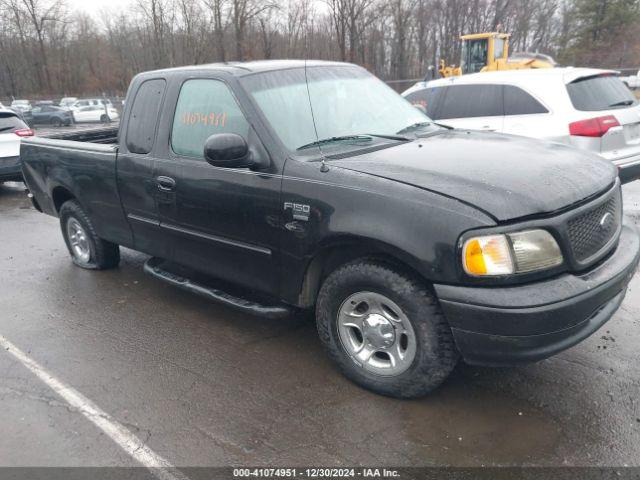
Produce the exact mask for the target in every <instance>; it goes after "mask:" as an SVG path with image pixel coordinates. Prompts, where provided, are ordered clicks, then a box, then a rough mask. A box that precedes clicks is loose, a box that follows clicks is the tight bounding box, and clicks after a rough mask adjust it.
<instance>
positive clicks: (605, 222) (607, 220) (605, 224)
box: [600, 212, 613, 230]
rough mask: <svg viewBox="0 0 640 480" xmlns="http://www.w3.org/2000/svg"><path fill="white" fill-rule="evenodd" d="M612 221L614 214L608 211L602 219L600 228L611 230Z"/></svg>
mask: <svg viewBox="0 0 640 480" xmlns="http://www.w3.org/2000/svg"><path fill="white" fill-rule="evenodd" d="M612 222H613V215H612V214H611V212H607V213H605V214H604V215H603V216H602V218H601V219H600V228H601V229H602V230H609V228H610V227H611V223H612Z"/></svg>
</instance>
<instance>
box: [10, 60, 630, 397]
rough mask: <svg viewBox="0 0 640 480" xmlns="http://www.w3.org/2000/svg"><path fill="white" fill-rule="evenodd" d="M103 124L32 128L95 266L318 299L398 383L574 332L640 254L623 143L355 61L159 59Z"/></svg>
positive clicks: (610, 297)
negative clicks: (548, 131) (418, 103)
mask: <svg viewBox="0 0 640 480" xmlns="http://www.w3.org/2000/svg"><path fill="white" fill-rule="evenodd" d="M100 141H101V142H102V143H100V144H97V143H91V142H87V141H85V142H82V141H68V140H61V139H43V138H33V139H27V140H24V141H23V144H22V147H21V156H22V160H23V173H24V177H25V180H26V183H27V186H28V189H29V191H30V195H31V196H32V200H33V202H34V205H35V207H36V208H37V209H38V210H40V211H42V212H44V213H46V214H49V215H53V216H56V217H59V219H60V226H61V229H62V235H63V237H64V239H65V242H66V244H67V246H68V248H69V252H70V254H71V258H72V259H73V261H74V262H75V263H76V264H77V265H78V266H80V267H83V268H90V269H106V268H114V267H116V266H117V265H118V262H119V259H120V256H119V246H123V247H127V248H131V249H135V250H138V251H141V252H144V253H146V254H148V255H149V256H150V258H149V260H148V261H147V263H146V265H145V271H146V272H148V273H149V274H151V275H153V276H154V277H156V278H158V279H161V280H164V281H166V282H169V283H171V284H173V285H175V286H176V287H179V288H183V289H187V290H190V291H193V292H195V293H198V294H201V295H204V296H207V297H209V298H211V299H214V300H217V301H219V302H224V303H226V304H228V305H230V306H233V307H235V308H238V309H242V310H244V311H247V312H251V313H254V314H259V315H267V316H271V317H279V316H282V315H288V314H291V313H292V312H293V313H295V312H298V311H302V310H303V309H308V310H311V309H314V311H315V316H316V322H317V328H318V332H319V336H320V340H321V342H322V343H323V344H324V346H325V347H326V350H327V352H328V354H329V356H330V357H331V359H332V360H333V361H334V362H335V363H336V365H337V366H338V367H339V368H340V370H341V371H342V372H343V373H344V374H345V375H346V376H347V377H349V378H350V379H352V380H353V381H355V382H356V383H358V384H360V385H362V386H364V387H366V388H369V389H371V390H373V391H376V392H379V393H382V394H385V395H391V396H396V397H404V398H407V397H416V396H420V395H424V394H425V393H427V392H429V391H431V390H433V389H434V388H436V387H437V386H438V385H440V384H441V382H443V381H444V380H445V378H446V377H447V376H448V375H449V373H450V372H451V371H452V369H453V368H454V366H455V365H456V362H457V361H458V359H459V358H460V357H462V358H463V359H464V360H465V361H467V362H469V363H473V364H481V365H512V364H517V363H521V362H530V361H536V360H539V359H542V358H545V357H548V356H551V355H553V354H555V353H557V352H560V351H561V350H564V349H566V348H568V347H570V346H572V345H575V344H576V343H578V342H580V341H581V340H583V339H584V338H586V337H587V336H589V335H590V334H592V333H593V332H595V331H596V330H597V329H599V328H600V327H601V326H602V325H603V324H604V323H605V322H606V321H607V320H609V319H610V318H611V316H612V315H613V313H614V312H615V311H616V309H617V308H618V307H619V306H620V304H621V302H622V300H623V298H624V295H625V291H626V289H627V284H628V282H629V280H630V278H631V277H632V276H633V274H634V272H635V270H636V266H637V263H638V256H639V253H638V252H639V239H638V235H637V233H636V231H635V230H634V229H633V227H632V226H630V225H629V224H628V222H627V221H626V220H625V218H624V216H623V213H622V198H621V189H620V181H619V179H618V176H617V173H616V170H615V168H614V167H613V166H612V165H611V163H609V162H606V161H604V160H602V159H600V158H599V157H598V156H596V155H593V154H590V153H587V152H583V151H578V150H574V149H572V148H570V147H567V146H562V145H559V144H553V143H544V142H540V141H537V140H531V139H526V138H522V137H515V136H508V135H501V134H496V133H488V132H474V131H469V130H455V129H450V128H445V127H441V126H439V125H437V124H435V123H433V122H432V121H431V120H430V119H429V118H428V117H427V116H425V114H424V113H422V112H421V111H419V110H417V109H415V108H414V107H412V106H411V105H410V104H409V103H408V102H407V101H406V100H404V99H403V98H402V97H400V96H399V95H398V94H396V93H395V92H393V91H392V90H391V89H390V88H388V87H387V86H386V85H385V84H384V83H382V82H381V81H380V80H378V79H376V78H375V77H373V76H372V75H370V74H369V73H367V72H366V71H365V70H364V69H362V68H360V67H357V66H354V65H349V64H343V63H332V62H317V61H307V62H304V61H269V62H251V63H238V64H213V65H205V66H195V67H185V68H176V69H168V70H159V71H153V72H146V73H142V74H140V75H138V76H136V77H135V78H134V79H133V81H132V83H131V86H130V89H129V93H128V95H127V103H126V107H125V110H124V115H123V117H122V122H121V125H120V129H119V132H118V133H117V138H116V136H115V134H114V135H113V137H112V138H111V139H110V140H108V139H105V138H104V136H103V137H102V138H101V140H100ZM107 141H111V142H112V143H105V142H107Z"/></svg>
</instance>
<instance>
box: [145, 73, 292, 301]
mask: <svg viewBox="0 0 640 480" xmlns="http://www.w3.org/2000/svg"><path fill="white" fill-rule="evenodd" d="M176 90H177V89H176ZM176 93H177V92H176ZM167 107H168V106H167ZM165 113H166V115H165V117H166V118H167V120H168V122H170V124H168V125H167V130H168V132H170V135H169V138H170V141H169V145H168V152H167V155H166V159H163V160H158V161H157V163H156V167H157V168H156V172H155V176H156V180H157V181H158V184H159V185H160V186H161V187H162V188H163V189H165V190H164V193H165V195H164V196H163V197H159V201H158V208H159V211H160V222H161V229H162V230H163V232H164V233H163V236H164V237H165V239H166V241H167V243H168V245H170V248H171V249H172V252H171V255H170V258H172V259H174V260H175V261H177V262H178V263H180V264H182V265H186V266H188V267H191V268H194V269H197V270H199V271H201V272H204V273H206V274H209V275H212V276H214V277H217V278H220V279H223V280H226V281H230V282H232V283H235V284H239V285H243V286H249V287H251V288H252V289H254V290H258V291H262V292H266V293H276V292H277V290H278V287H279V282H278V274H277V264H278V260H277V256H278V239H279V232H280V229H279V227H280V219H281V215H282V210H283V209H282V205H281V203H280V189H281V182H282V172H281V166H280V165H277V164H276V162H272V161H270V160H269V158H268V153H267V151H266V150H265V148H264V147H263V145H262V143H261V141H260V139H259V138H258V136H257V134H256V132H255V130H254V129H253V127H252V126H251V125H250V123H249V121H248V120H247V117H246V116H245V114H244V113H243V110H242V108H241V107H240V104H239V103H238V101H237V100H236V97H235V96H234V94H233V92H232V90H231V89H230V88H229V86H228V85H227V84H226V83H225V82H223V81H222V80H217V79H212V78H211V77H210V76H209V77H208V78H190V79H187V80H186V81H185V82H184V83H182V85H181V86H179V93H177V102H176V105H175V108H174V109H173V110H172V111H170V110H168V109H166V110H165ZM216 133H236V134H238V135H241V136H242V137H243V138H244V139H245V140H246V141H247V143H248V145H249V148H250V150H251V151H252V155H257V156H261V158H264V159H266V160H267V162H266V163H267V164H269V165H270V166H269V167H265V168H264V169H261V170H259V171H252V170H249V169H247V168H221V167H214V166H212V165H210V164H209V163H207V162H206V161H205V159H204V153H203V152H204V144H205V141H206V139H207V138H208V137H209V136H211V135H213V134H216Z"/></svg>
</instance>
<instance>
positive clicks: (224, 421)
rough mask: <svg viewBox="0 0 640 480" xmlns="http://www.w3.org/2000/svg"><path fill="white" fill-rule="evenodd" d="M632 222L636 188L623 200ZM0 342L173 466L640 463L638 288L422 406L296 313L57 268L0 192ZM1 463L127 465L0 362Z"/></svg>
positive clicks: (454, 383) (126, 274)
mask: <svg viewBox="0 0 640 480" xmlns="http://www.w3.org/2000/svg"><path fill="white" fill-rule="evenodd" d="M625 208H626V212H627V214H628V215H630V216H632V217H633V218H634V220H635V221H636V223H638V222H640V184H638V185H637V186H636V185H632V186H627V187H625ZM0 238H1V239H2V252H1V254H0V337H4V338H6V339H7V340H8V341H10V342H12V343H13V345H15V346H17V347H18V348H19V349H21V350H22V351H23V352H24V353H25V354H26V355H28V356H29V357H30V358H31V359H33V360H34V361H36V362H38V364H39V365H41V366H42V367H43V368H45V369H46V370H47V371H48V372H50V373H51V374H53V375H55V377H56V378H57V379H59V380H61V381H63V382H64V383H65V384H66V385H68V386H71V387H72V388H74V389H75V390H77V391H78V392H81V393H82V394H83V395H84V396H85V397H86V398H88V399H90V400H91V401H93V402H94V403H95V404H96V405H97V406H99V407H100V408H101V409H102V410H104V412H106V413H107V414H108V415H110V416H111V417H112V418H113V419H115V420H117V421H118V422H119V423H120V424H122V425H124V426H125V427H126V428H127V429H128V430H129V431H130V432H131V433H132V434H134V435H135V436H136V437H137V438H139V439H141V440H142V441H143V442H144V443H145V445H146V446H148V447H149V448H151V449H153V451H154V452H156V453H158V454H159V455H161V456H162V457H164V458H165V459H167V460H168V461H170V462H171V463H172V464H173V465H177V466H186V465H189V466H220V465H230V464H234V465H265V466H285V465H324V466H330V465H376V466H385V465H389V466H427V465H456V466H479V465H487V466H488V465H541V466H549V465H553V466H562V465H576V466H591V465H597V466H622V465H635V466H640V398H639V395H638V394H639V393H640V368H638V364H639V363H640V350H639V349H638V344H639V343H640V328H639V327H640V277H639V276H636V277H635V278H634V280H633V281H632V283H631V285H630V292H629V293H628V295H627V297H626V300H625V302H624V304H623V306H622V308H621V309H620V310H619V312H618V313H617V314H616V315H615V316H614V318H613V319H612V320H611V321H610V322H609V323H608V324H607V325H606V326H605V327H604V328H603V329H602V330H600V331H599V332H597V333H596V334H595V335H594V336H592V337H591V338H589V339H588V340H587V341H585V342H583V343H582V344H580V345H578V346H576V347H574V348H573V349H571V350H569V351H567V352H564V353H562V354H560V355H558V356H556V357H554V358H552V359H549V360H546V361H543V362H540V363H538V364H534V365H529V366H524V367H519V368H511V369H489V368H477V367H470V366H467V365H464V364H461V365H459V366H458V367H457V369H456V371H455V372H454V374H453V375H452V376H451V378H450V379H449V380H448V381H447V382H446V383H445V385H444V386H443V387H442V388H441V389H440V390H439V391H437V392H436V393H434V394H433V395H431V396H429V397H427V398H424V399H421V400H415V401H399V400H393V399H389V398H384V397H380V396H377V395H374V394H372V393H369V392H367V391H365V390H362V389H360V388H359V387H357V386H355V385H353V384H351V383H350V382H349V381H347V380H346V379H344V378H343V377H342V376H341V375H340V374H339V373H338V372H337V371H336V370H335V369H334V367H333V366H332V365H331V364H330V363H329V361H328V359H327V357H326V356H325V355H324V353H323V352H322V350H321V348H320V345H319V342H318V340H317V339H316V334H315V327H314V324H313V323H312V322H311V321H309V319H308V318H307V319H305V318H293V319H290V320H268V319H263V318H256V317H252V316H247V315H243V314H239V313H237V312H234V311H232V310H229V309H227V308H225V307H222V306H219V305H216V304H213V303H210V302H208V301H206V300H204V299H201V298H199V297H196V296H193V295H191V294H188V293H186V292H182V291H179V290H177V289H175V288H172V287H170V286H167V285H164V284H163V283H161V282H159V281H157V280H154V279H152V278H150V277H148V276H146V275H145V274H144V273H143V272H142V268H141V266H142V263H143V262H144V261H145V259H146V257H145V256H144V255H141V254H138V253H136V252H132V251H129V250H123V252H122V253H123V255H122V257H123V258H122V263H121V266H120V268H119V269H116V270H113V271H107V272H91V271H85V270H81V269H79V268H77V267H74V266H73V264H72V263H71V262H70V260H69V258H68V254H67V252H66V249H65V246H64V243H63V240H62V237H61V235H60V233H59V229H58V223H57V219H55V218H52V217H48V216H45V215H42V214H40V213H38V212H36V211H35V210H33V209H32V208H31V206H30V203H29V202H28V199H27V198H26V196H25V195H24V193H23V186H22V184H5V185H0ZM0 432H2V435H0V466H113V465H121V466H133V465H136V461H135V460H133V459H132V458H131V457H130V456H129V455H127V454H126V453H125V452H124V451H123V450H122V449H120V448H119V447H118V446H117V445H116V444H115V443H114V442H113V441H112V440H111V439H110V438H109V437H107V436H106V435H105V434H104V433H103V431H101V430H100V429H98V428H97V427H96V426H95V425H94V424H93V423H91V422H90V421H88V420H87V419H86V418H85V416H83V415H82V414H81V412H79V411H78V409H77V408H74V407H70V406H69V405H68V404H67V403H66V402H65V401H64V400H63V399H62V398H60V396H59V395H57V394H56V393H55V392H54V391H52V390H51V389H50V388H49V387H48V386H47V385H46V384H45V383H43V382H42V381H41V380H40V379H39V378H38V377H36V376H35V375H34V374H33V372H31V371H29V370H28V369H27V368H25V367H24V366H23V365H22V364H21V363H19V362H18V361H17V360H16V359H15V357H14V356H12V355H11V354H9V352H5V351H2V350H0Z"/></svg>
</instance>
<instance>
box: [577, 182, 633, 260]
mask: <svg viewBox="0 0 640 480" xmlns="http://www.w3.org/2000/svg"><path fill="white" fill-rule="evenodd" d="M621 209H622V200H621V199H620V194H619V192H618V191H616V193H614V194H613V195H612V196H611V198H609V199H608V200H607V201H605V202H604V203H602V204H600V205H598V206H597V207H594V208H592V209H590V210H588V211H586V212H584V213H581V214H580V215H578V216H576V217H574V218H572V219H571V220H569V221H568V222H567V233H568V236H569V242H570V244H571V250H572V252H573V256H574V258H575V259H576V260H577V261H578V262H584V261H585V260H588V259H589V258H591V257H593V256H594V255H596V254H598V253H599V252H600V251H601V250H602V249H603V248H604V247H605V246H607V244H608V243H609V242H610V240H611V239H612V238H613V236H614V235H616V233H617V232H618V230H619V228H620V221H621Z"/></svg>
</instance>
